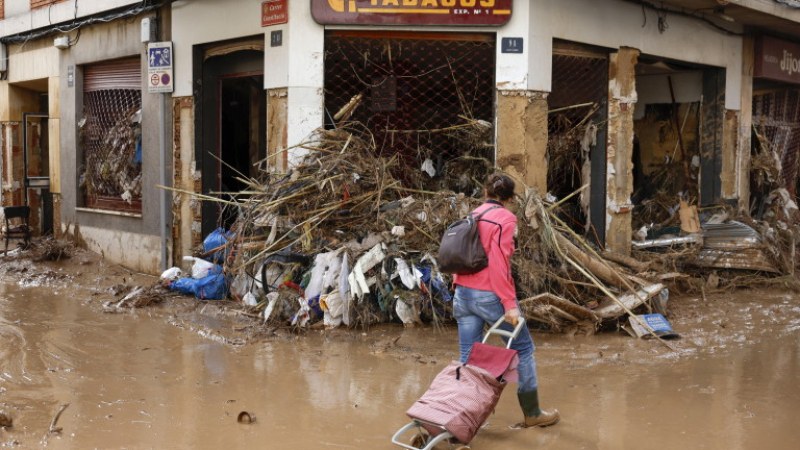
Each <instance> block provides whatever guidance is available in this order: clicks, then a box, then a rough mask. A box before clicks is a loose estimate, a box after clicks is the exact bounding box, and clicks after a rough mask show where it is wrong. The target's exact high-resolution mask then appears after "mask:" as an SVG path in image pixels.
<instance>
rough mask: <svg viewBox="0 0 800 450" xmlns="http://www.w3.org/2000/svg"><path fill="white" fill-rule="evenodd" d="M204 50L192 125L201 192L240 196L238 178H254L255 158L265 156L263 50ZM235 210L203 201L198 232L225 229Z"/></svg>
mask: <svg viewBox="0 0 800 450" xmlns="http://www.w3.org/2000/svg"><path fill="white" fill-rule="evenodd" d="M209 51H211V54H213V56H210V57H209V53H208V52H209ZM220 53H222V54H220ZM205 54H206V58H205V61H204V62H203V64H202V68H201V71H202V87H201V88H200V91H199V92H198V93H197V94H199V95H198V96H199V97H200V100H199V101H198V109H199V110H200V111H199V113H198V120H197V127H196V137H197V138H198V144H197V149H198V155H197V159H198V162H199V164H200V166H201V167H202V193H203V194H204V195H208V196H213V197H217V198H220V199H223V200H230V199H233V198H240V197H241V195H242V194H241V191H243V190H245V186H246V185H245V183H243V182H242V181H241V178H256V177H257V176H258V171H259V166H258V163H259V161H262V160H263V159H264V158H265V157H266V148H267V145H266V102H267V99H266V91H265V90H264V77H263V65H264V53H263V51H261V50H253V49H246V50H235V51H231V52H229V53H224V52H220V51H217V52H214V51H213V50H206V52H205ZM237 213H238V211H237V209H236V207H235V206H231V205H223V204H222V203H221V202H214V201H204V202H203V206H202V234H203V236H206V235H208V234H209V233H210V232H211V231H213V230H214V229H215V228H217V227H220V226H221V227H224V228H226V229H229V228H230V226H231V225H232V224H233V222H234V221H235V220H236V216H237Z"/></svg>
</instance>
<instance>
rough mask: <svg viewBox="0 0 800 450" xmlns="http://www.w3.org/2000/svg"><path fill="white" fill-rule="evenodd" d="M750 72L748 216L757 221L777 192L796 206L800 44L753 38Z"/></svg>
mask: <svg viewBox="0 0 800 450" xmlns="http://www.w3.org/2000/svg"><path fill="white" fill-rule="evenodd" d="M753 68H754V70H753V137H752V152H751V167H752V170H751V179H750V190H751V202H750V204H751V211H750V212H751V214H752V215H753V217H755V218H758V219H760V218H762V217H763V215H764V213H765V211H766V210H767V209H768V203H770V202H772V200H773V199H774V193H775V192H776V191H777V190H781V189H783V190H785V191H786V193H787V194H788V196H789V198H788V199H787V200H789V199H791V200H793V201H795V202H796V201H797V194H798V189H799V188H800V186H798V183H800V44H797V43H794V42H789V41H786V40H783V39H778V38H774V37H771V36H766V35H764V36H758V37H756V39H755V60H754V66H753ZM770 197H773V198H770ZM778 211H779V213H780V212H781V210H780V209H779V210H778ZM780 219H782V220H786V219H789V218H786V217H780Z"/></svg>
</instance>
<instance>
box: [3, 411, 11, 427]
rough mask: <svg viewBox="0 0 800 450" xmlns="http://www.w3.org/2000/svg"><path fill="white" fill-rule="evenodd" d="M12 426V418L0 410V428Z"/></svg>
mask: <svg viewBox="0 0 800 450" xmlns="http://www.w3.org/2000/svg"><path fill="white" fill-rule="evenodd" d="M13 426H14V419H12V418H11V414H9V413H8V412H6V411H0V428H11V427H13Z"/></svg>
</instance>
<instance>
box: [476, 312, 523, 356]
mask: <svg viewBox="0 0 800 450" xmlns="http://www.w3.org/2000/svg"><path fill="white" fill-rule="evenodd" d="M505 320H506V318H505V316H504V317H501V318H499V319H497V322H495V323H494V325H492V326H491V327H490V328H489V330H488V331H486V334H485V335H484V336H483V341H481V342H483V343H484V344H485V343H486V341H488V340H489V336H491V335H493V334H496V335H498V336H505V337H507V338H508V343H506V348H511V341H513V340H514V339H516V338H517V336H519V332H520V331H522V327H524V326H525V318H524V317H520V318H519V320H518V321H517V326H516V327H514V331H506V330H501V329H500V325H502V324H503V322H505Z"/></svg>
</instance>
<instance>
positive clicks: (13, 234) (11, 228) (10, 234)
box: [3, 206, 31, 256]
mask: <svg viewBox="0 0 800 450" xmlns="http://www.w3.org/2000/svg"><path fill="white" fill-rule="evenodd" d="M3 214H4V215H5V226H4V227H3V235H4V236H5V239H6V248H5V251H4V252H3V255H4V256H5V255H6V254H7V253H8V242H9V241H10V240H11V239H22V240H23V242H24V246H25V247H28V244H30V242H31V227H30V225H29V224H28V219H29V218H30V215H31V208H30V207H29V206H6V207H4V208H3Z"/></svg>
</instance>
